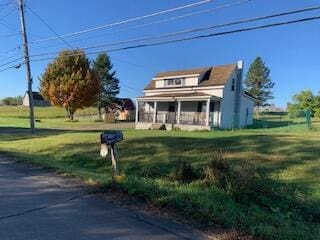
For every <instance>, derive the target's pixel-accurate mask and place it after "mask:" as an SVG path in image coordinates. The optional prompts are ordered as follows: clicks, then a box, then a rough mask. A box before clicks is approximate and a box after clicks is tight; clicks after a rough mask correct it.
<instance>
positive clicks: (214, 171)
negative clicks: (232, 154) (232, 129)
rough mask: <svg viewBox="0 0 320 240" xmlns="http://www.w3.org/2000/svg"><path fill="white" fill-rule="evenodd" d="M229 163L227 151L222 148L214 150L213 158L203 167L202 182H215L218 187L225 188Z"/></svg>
mask: <svg viewBox="0 0 320 240" xmlns="http://www.w3.org/2000/svg"><path fill="white" fill-rule="evenodd" d="M229 172H230V164H229V163H228V162H227V152H224V151H223V150H222V149H220V150H219V151H216V152H214V154H213V159H212V160H211V161H210V162H209V165H208V166H207V167H205V168H204V182H205V183H206V184H215V185H217V186H218V187H220V188H224V189H226V188H227V185H228V177H229Z"/></svg>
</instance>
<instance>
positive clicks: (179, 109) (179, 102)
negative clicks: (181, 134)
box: [177, 101, 181, 125]
mask: <svg viewBox="0 0 320 240" xmlns="http://www.w3.org/2000/svg"><path fill="white" fill-rule="evenodd" d="M180 115H181V101H178V116H177V125H179V124H180Z"/></svg>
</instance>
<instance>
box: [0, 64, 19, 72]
mask: <svg viewBox="0 0 320 240" xmlns="http://www.w3.org/2000/svg"><path fill="white" fill-rule="evenodd" d="M17 66H18V65H16V66H10V67H7V68H4V69H1V70H0V72H4V71H7V70H9V69H11V68H19V67H17Z"/></svg>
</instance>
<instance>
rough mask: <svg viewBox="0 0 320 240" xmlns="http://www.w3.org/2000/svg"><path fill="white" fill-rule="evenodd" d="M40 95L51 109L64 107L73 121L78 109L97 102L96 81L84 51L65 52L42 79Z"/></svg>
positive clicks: (97, 90)
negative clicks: (48, 103) (48, 102)
mask: <svg viewBox="0 0 320 240" xmlns="http://www.w3.org/2000/svg"><path fill="white" fill-rule="evenodd" d="M40 92H41V95H42V96H43V97H44V98H45V99H46V100H48V101H50V102H51V104H52V105H54V106H60V107H64V108H65V109H66V111H67V114H68V117H69V119H70V120H73V119H74V113H75V112H76V110H77V109H81V108H84V107H88V106H92V105H93V104H94V103H95V102H96V101H97V95H98V93H99V78H98V76H97V75H96V74H95V72H94V71H93V70H92V69H91V68H90V61H89V60H88V59H87V57H86V55H85V52H84V51H83V50H64V51H62V52H60V53H59V56H58V57H57V58H56V59H55V60H54V61H53V62H51V63H50V64H49V65H48V66H47V68H46V70H45V72H44V73H43V74H42V75H41V78H40Z"/></svg>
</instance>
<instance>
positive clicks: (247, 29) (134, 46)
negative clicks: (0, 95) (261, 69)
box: [0, 7, 320, 67]
mask: <svg viewBox="0 0 320 240" xmlns="http://www.w3.org/2000/svg"><path fill="white" fill-rule="evenodd" d="M315 8H320V7H313V9H315ZM308 9H311V8H308ZM301 11H304V10H295V11H292V12H301ZM284 14H288V13H280V14H275V15H277V16H280V15H281V16H283V15H284ZM272 16H274V15H272ZM263 18H265V17H263ZM319 18H320V17H318V16H316V17H310V18H303V19H297V20H293V21H285V22H278V23H273V24H267V25H260V26H256V27H249V28H242V29H236V30H231V31H225V32H218V33H212V34H206V35H198V36H193V37H186V38H179V39H173V40H166V41H160V42H155V43H149V44H140V45H133V46H127V47H122V48H113V49H105V50H100V51H94V52H89V53H86V54H88V55H91V54H98V53H103V52H106V51H107V52H113V51H121V50H128V49H134V48H142V47H149V46H156V45H163V44H169V43H175V42H182V41H189V40H193V39H199V38H207V37H214V36H220V35H227V34H232V33H238V32H245V31H252V30H257V29H263V28H270V27H275V26H281V25H288V24H294V23H299V22H306V21H312V20H317V19H319ZM241 21H244V20H241ZM246 21H248V20H246ZM57 53H58V52H54V53H44V54H42V55H40V54H38V55H33V56H30V57H35V56H44V55H49V54H50V55H51V54H57ZM78 55H82V53H80V54H69V55H66V57H68V56H78ZM20 59H21V58H17V59H15V60H13V61H10V62H8V63H5V64H2V65H0V67H3V66H6V65H8V64H10V63H13V62H16V61H18V60H20ZM52 59H55V57H49V58H41V59H31V61H44V60H52Z"/></svg>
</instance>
